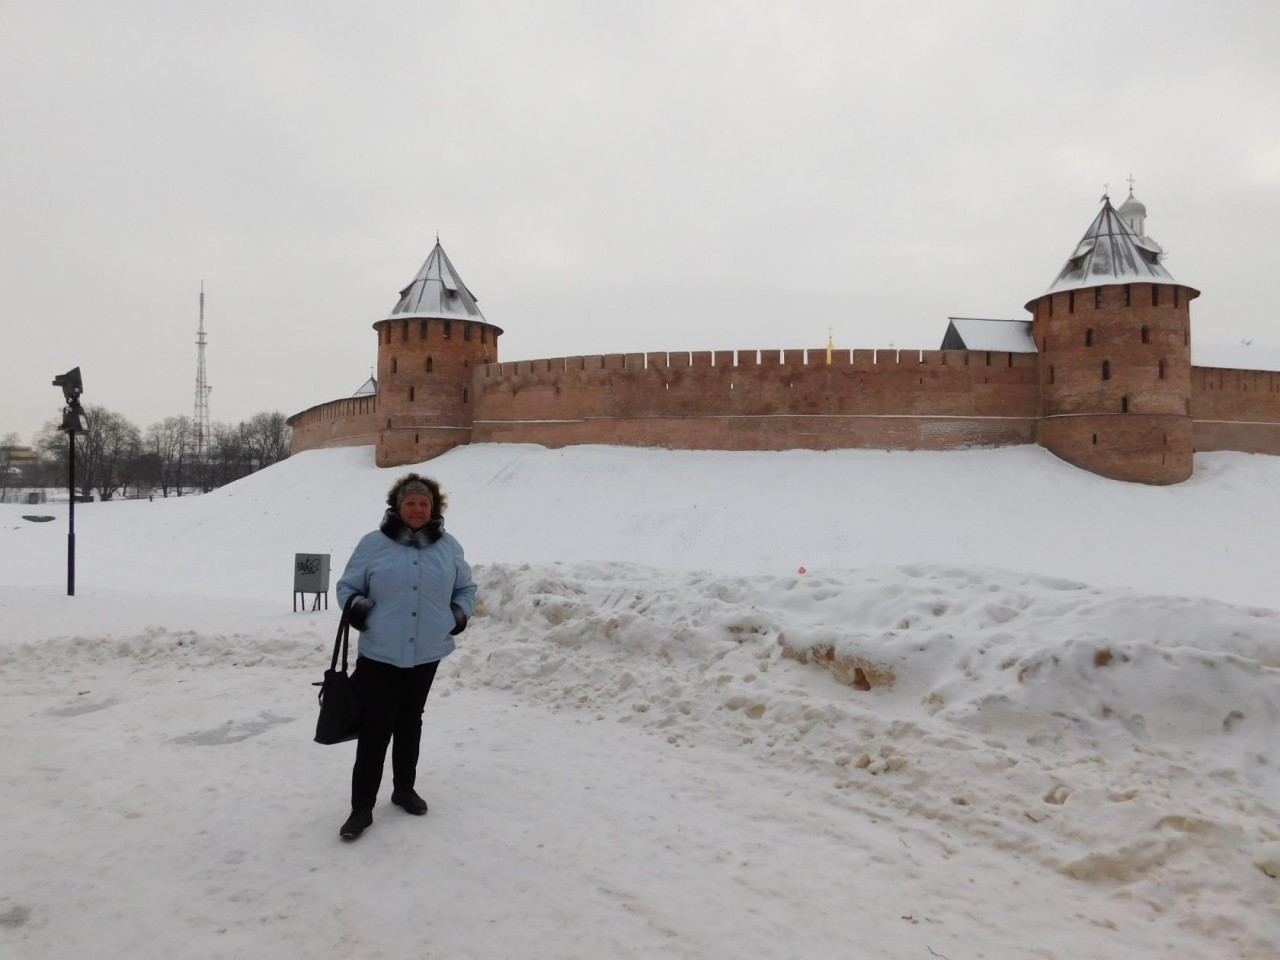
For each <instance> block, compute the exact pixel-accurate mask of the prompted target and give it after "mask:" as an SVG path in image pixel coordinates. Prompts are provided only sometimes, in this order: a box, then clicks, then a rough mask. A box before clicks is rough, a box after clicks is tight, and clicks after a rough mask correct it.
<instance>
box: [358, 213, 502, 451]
mask: <svg viewBox="0 0 1280 960" xmlns="http://www.w3.org/2000/svg"><path fill="white" fill-rule="evenodd" d="M373 329H374V330H375V331H376V332H377V334H378V415H379V422H378V445H377V451H376V454H375V460H376V462H377V464H378V466H380V467H395V466H400V465H402V464H406V463H419V462H421V461H423V460H429V459H431V458H432V457H435V456H439V455H440V454H442V453H444V452H445V451H446V450H449V449H451V448H453V447H456V446H458V445H459V444H462V443H469V442H470V441H471V410H472V403H473V402H474V397H473V396H472V387H471V377H472V373H473V372H474V370H475V368H476V367H478V366H481V365H483V364H486V363H496V362H497V359H498V337H499V336H501V335H502V330H501V329H499V328H498V327H495V326H494V325H493V324H491V323H489V322H488V321H486V320H485V318H484V315H483V314H482V313H481V312H480V308H479V307H477V306H476V298H475V297H474V296H472V294H471V291H470V290H468V289H467V286H466V284H464V283H463V282H462V278H461V277H459V276H458V273H457V271H456V270H454V269H453V264H452V263H450V262H449V258H448V257H447V256H446V255H445V252H444V248H443V247H441V246H440V241H439V239H437V240H436V245H435V248H434V249H433V250H432V251H431V255H430V256H429V257H427V261H426V263H424V264H423V265H422V269H421V270H419V271H418V273H417V275H416V276H415V277H414V278H413V280H412V281H411V282H410V284H409V285H408V286H407V287H405V288H404V289H403V290H402V291H400V300H399V302H398V303H397V304H396V305H395V308H394V309H393V310H392V311H391V313H390V314H388V315H387V317H386V319H384V320H379V321H378V322H377V323H375V324H374V325H373Z"/></svg>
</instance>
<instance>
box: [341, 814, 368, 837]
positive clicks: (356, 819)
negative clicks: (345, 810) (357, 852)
mask: <svg viewBox="0 0 1280 960" xmlns="http://www.w3.org/2000/svg"><path fill="white" fill-rule="evenodd" d="M371 823H373V811H372V810H370V809H369V808H368V807H363V808H361V809H359V810H352V811H351V816H349V817H347V822H346V823H344V824H343V825H342V828H341V829H340V830H339V831H338V836H340V837H341V838H342V839H343V840H355V839H357V838H358V837H359V836H360V834H362V833H364V831H365V829H366V828H367V827H368V826H369V824H371Z"/></svg>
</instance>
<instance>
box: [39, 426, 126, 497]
mask: <svg viewBox="0 0 1280 960" xmlns="http://www.w3.org/2000/svg"><path fill="white" fill-rule="evenodd" d="M84 415H85V423H86V426H85V430H84V431H83V432H81V433H77V434H76V435H75V436H76V488H77V492H78V495H79V496H82V497H87V496H88V495H89V493H90V492H91V491H93V490H97V491H98V496H99V498H100V499H102V500H110V499H111V498H112V497H113V496H114V495H115V493H116V492H117V491H118V490H119V489H120V488H121V487H122V486H123V485H124V482H125V480H126V479H127V477H126V476H125V474H126V472H127V471H126V469H125V465H126V461H128V459H129V458H130V457H133V456H136V455H137V452H138V451H139V449H140V448H141V446H142V437H141V435H140V434H139V433H138V428H137V427H135V426H134V425H133V424H132V423H130V422H129V421H128V420H127V419H125V417H123V416H122V415H120V414H118V413H114V412H112V411H111V410H108V409H107V408H106V407H98V406H87V407H85V409H84ZM60 426H61V421H58V420H50V421H49V422H48V423H46V424H45V425H44V428H43V429H42V430H41V431H40V433H39V435H38V436H37V437H36V446H37V448H38V449H39V450H40V452H41V455H42V456H43V458H44V459H45V460H47V461H48V462H50V463H51V464H55V465H56V466H57V467H58V469H59V472H61V473H65V472H66V470H67V458H68V453H69V451H68V444H67V437H66V434H64V433H63V432H62V430H61V429H60Z"/></svg>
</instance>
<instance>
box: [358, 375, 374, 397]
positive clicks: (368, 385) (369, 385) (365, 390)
mask: <svg viewBox="0 0 1280 960" xmlns="http://www.w3.org/2000/svg"><path fill="white" fill-rule="evenodd" d="M377 392H378V380H377V378H376V377H370V378H369V379H368V380H366V381H365V382H364V386H362V387H361V388H360V389H359V390H357V391H356V392H355V393H353V394H352V395H351V396H353V397H372V396H374V395H375V394H377Z"/></svg>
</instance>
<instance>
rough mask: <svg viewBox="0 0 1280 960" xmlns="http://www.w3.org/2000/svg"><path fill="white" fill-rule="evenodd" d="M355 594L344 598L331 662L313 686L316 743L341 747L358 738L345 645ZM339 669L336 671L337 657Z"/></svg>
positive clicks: (357, 710)
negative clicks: (316, 710) (317, 703)
mask: <svg viewBox="0 0 1280 960" xmlns="http://www.w3.org/2000/svg"><path fill="white" fill-rule="evenodd" d="M358 596H359V595H358V594H355V595H352V596H350V597H348V598H347V602H346V604H345V605H344V606H343V608H342V619H341V620H339V621H338V636H337V637H335V638H334V641H333V660H332V661H331V662H330V664H329V669H328V670H326V671H325V672H324V680H323V681H321V682H320V683H316V684H313V686H317V687H319V688H320V693H319V700H320V719H319V720H317V721H316V743H324V744H330V743H343V742H345V741H347V740H354V739H355V738H356V737H358V736H360V713H361V706H360V691H359V689H358V688H357V685H356V678H355V675H354V674H352V675H351V676H347V643H348V640H349V638H350V636H351V604H352V602H354V601H355V600H356V598H357V597H358ZM339 652H341V654H342V669H341V670H339V669H338V654H339Z"/></svg>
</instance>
